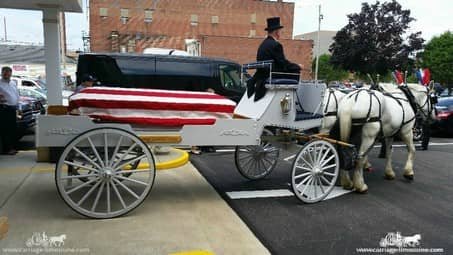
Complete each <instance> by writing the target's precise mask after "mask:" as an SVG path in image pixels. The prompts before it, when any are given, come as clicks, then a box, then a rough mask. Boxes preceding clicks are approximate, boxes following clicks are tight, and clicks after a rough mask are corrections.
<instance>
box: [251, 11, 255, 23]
mask: <svg viewBox="0 0 453 255" xmlns="http://www.w3.org/2000/svg"><path fill="white" fill-rule="evenodd" d="M250 23H251V24H256V13H252V15H250Z"/></svg>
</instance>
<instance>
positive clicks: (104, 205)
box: [55, 128, 156, 218]
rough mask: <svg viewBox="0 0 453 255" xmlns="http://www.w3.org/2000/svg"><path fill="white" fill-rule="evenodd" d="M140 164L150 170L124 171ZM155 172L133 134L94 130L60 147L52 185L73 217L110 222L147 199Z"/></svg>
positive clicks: (111, 129)
mask: <svg viewBox="0 0 453 255" xmlns="http://www.w3.org/2000/svg"><path fill="white" fill-rule="evenodd" d="M100 148H102V150H101V149H100ZM125 159H127V160H125ZM140 161H142V162H143V161H147V162H148V163H149V168H147V169H140V170H138V169H134V170H126V169H125V167H127V166H129V167H130V166H131V165H135V163H136V162H140ZM72 167H76V168H78V169H77V174H74V173H72V172H71V168H72ZM155 169H156V168H155V161H154V158H153V155H152V154H151V152H150V150H149V148H148V146H147V145H146V144H145V143H144V142H143V141H141V140H140V138H138V137H137V136H136V135H134V134H132V133H130V132H128V131H125V130H121V129H116V128H98V129H92V130H89V131H87V132H85V133H83V134H81V135H79V136H77V137H76V138H74V139H73V140H72V141H71V142H70V143H69V144H68V145H67V146H66V147H65V149H64V150H63V153H62V154H61V156H60V159H59V161H58V164H57V166H56V169H55V182H56V185H57V190H58V193H59V194H60V196H61V198H62V199H63V200H64V201H65V203H66V204H67V205H68V206H69V207H71V209H73V210H74V211H76V212H77V213H79V214H81V215H84V216H87V217H91V218H113V217H118V216H121V215H123V214H126V213H128V212H130V211H132V210H133V209H135V208H136V207H137V206H139V205H140V204H141V203H142V202H143V201H144V200H145V199H146V197H147V196H148V194H149V192H150V191H151V188H152V186H153V184H154V178H155V174H156V170H155ZM132 173H133V175H125V174H132ZM81 178H83V180H81Z"/></svg>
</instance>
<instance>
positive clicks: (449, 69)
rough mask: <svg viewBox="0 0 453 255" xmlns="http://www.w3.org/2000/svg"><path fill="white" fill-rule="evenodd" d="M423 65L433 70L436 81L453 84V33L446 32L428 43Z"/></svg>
mask: <svg viewBox="0 0 453 255" xmlns="http://www.w3.org/2000/svg"><path fill="white" fill-rule="evenodd" d="M422 65H423V66H424V67H428V68H429V69H430V70H431V73H432V78H433V79H434V80H435V81H438V82H440V83H442V84H444V85H449V86H452V85H453V33H451V32H450V31H448V32H445V33H443V34H442V35H440V36H437V37H434V38H432V39H431V41H430V42H429V43H428V44H426V47H425V51H424V52H423V54H422Z"/></svg>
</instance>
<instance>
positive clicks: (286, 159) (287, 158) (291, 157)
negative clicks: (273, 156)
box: [283, 154, 297, 161]
mask: <svg viewBox="0 0 453 255" xmlns="http://www.w3.org/2000/svg"><path fill="white" fill-rule="evenodd" d="M296 156H297V154H294V155H292V156H289V157H286V158H284V159H283V160H285V161H290V160H291V159H293V158H295V157H296Z"/></svg>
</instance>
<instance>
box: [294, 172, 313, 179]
mask: <svg viewBox="0 0 453 255" xmlns="http://www.w3.org/2000/svg"><path fill="white" fill-rule="evenodd" d="M310 174H311V172H305V173H303V174H299V175H296V176H294V179H299V178H302V177H305V176H307V175H310Z"/></svg>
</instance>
